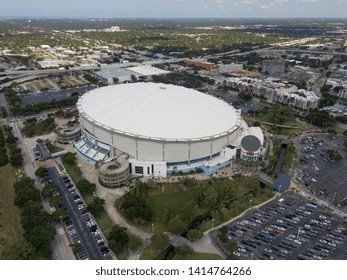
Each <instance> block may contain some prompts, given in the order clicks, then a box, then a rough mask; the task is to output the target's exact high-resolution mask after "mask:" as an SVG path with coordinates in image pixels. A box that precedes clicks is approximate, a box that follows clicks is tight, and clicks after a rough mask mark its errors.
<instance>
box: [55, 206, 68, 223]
mask: <svg viewBox="0 0 347 280" xmlns="http://www.w3.org/2000/svg"><path fill="white" fill-rule="evenodd" d="M67 218H69V211H67V210H65V209H58V210H56V211H54V212H53V213H52V220H53V221H55V222H61V221H64V220H66V219H67Z"/></svg>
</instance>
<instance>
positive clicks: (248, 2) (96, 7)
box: [0, 0, 347, 18]
mask: <svg viewBox="0 0 347 280" xmlns="http://www.w3.org/2000/svg"><path fill="white" fill-rule="evenodd" d="M0 17H76V18H82V17H105V18H121V17H208V18H217V17H220V18H248V17H252V18H253V17H258V18H262V17H279V18H281V17H285V18H288V17H343V18H345V17H347V0H0Z"/></svg>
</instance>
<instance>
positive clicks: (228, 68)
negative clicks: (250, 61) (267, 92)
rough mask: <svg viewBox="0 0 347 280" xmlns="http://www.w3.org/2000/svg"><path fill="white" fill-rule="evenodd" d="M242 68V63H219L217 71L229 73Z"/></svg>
mask: <svg viewBox="0 0 347 280" xmlns="http://www.w3.org/2000/svg"><path fill="white" fill-rule="evenodd" d="M242 69H243V64H237V63H231V64H220V65H219V69H218V70H219V73H231V72H234V71H240V70H242Z"/></svg>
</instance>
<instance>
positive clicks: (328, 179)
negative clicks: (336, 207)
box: [296, 135, 347, 209]
mask: <svg viewBox="0 0 347 280" xmlns="http://www.w3.org/2000/svg"><path fill="white" fill-rule="evenodd" d="M314 137H316V139H315V140H311V142H306V143H302V144H301V146H300V149H299V151H300V153H299V158H301V159H305V161H304V162H302V164H301V166H300V167H299V168H298V169H300V170H302V173H303V174H304V176H299V173H298V174H297V177H296V178H297V181H298V182H299V183H300V184H302V185H303V186H305V183H306V184H310V185H309V186H306V187H308V188H309V189H310V190H312V191H313V192H315V193H316V195H318V196H321V197H322V198H325V199H326V200H328V201H332V200H333V199H337V200H339V201H341V200H343V199H345V198H346V197H347V188H346V186H347V173H346V170H347V153H346V151H345V150H344V146H343V137H336V139H335V140H333V139H331V137H330V136H329V135H314ZM305 139H306V140H307V136H306V137H305V138H304V139H302V140H301V142H303V141H305ZM321 140H323V142H321V143H320V144H318V145H316V146H317V148H315V149H312V150H310V149H309V148H310V147H309V146H310V145H311V147H312V145H313V144H314V143H315V142H318V141H321ZM305 147H306V148H308V150H307V152H304V151H303V149H304V148H305ZM326 150H337V151H338V152H339V153H340V154H341V155H342V157H343V158H342V159H341V160H338V161H336V162H330V161H329V160H328V157H329V156H328V154H327V153H326ZM306 162H307V163H306ZM314 165H315V166H317V167H318V170H315V168H314ZM300 178H302V179H300ZM312 178H313V179H312ZM312 180H314V181H312ZM345 209H346V207H345Z"/></svg>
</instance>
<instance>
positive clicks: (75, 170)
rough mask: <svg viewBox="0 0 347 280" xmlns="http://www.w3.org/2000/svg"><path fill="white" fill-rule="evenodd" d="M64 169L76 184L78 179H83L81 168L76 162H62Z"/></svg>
mask: <svg viewBox="0 0 347 280" xmlns="http://www.w3.org/2000/svg"><path fill="white" fill-rule="evenodd" d="M64 167H65V169H66V171H67V172H68V173H69V174H70V176H71V177H72V180H73V181H74V182H75V184H77V183H78V182H79V181H80V180H82V179H83V176H82V172H81V169H80V168H79V167H78V166H77V165H76V164H67V163H64Z"/></svg>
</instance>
